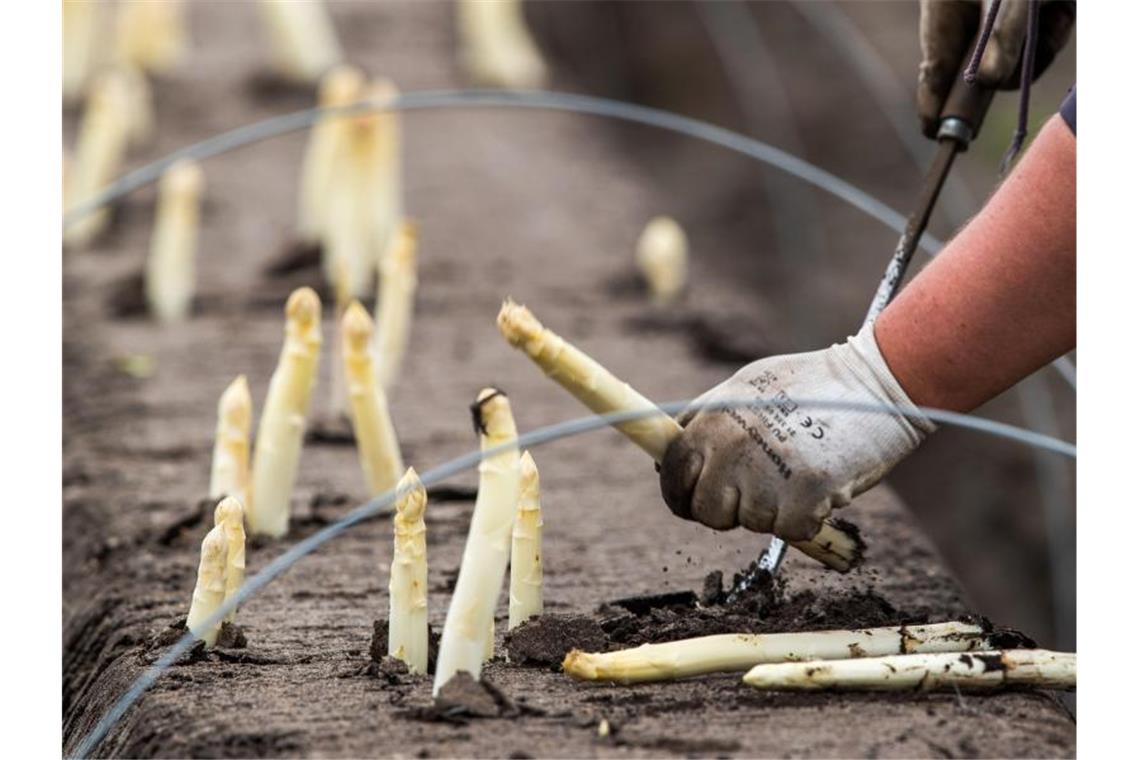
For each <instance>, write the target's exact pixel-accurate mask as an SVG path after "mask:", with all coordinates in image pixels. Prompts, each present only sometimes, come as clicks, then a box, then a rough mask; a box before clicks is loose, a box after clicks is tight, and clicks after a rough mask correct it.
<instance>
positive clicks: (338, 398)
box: [329, 261, 352, 417]
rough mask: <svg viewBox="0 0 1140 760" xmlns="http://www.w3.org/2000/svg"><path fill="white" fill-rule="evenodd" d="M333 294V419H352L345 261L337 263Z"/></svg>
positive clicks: (350, 297) (331, 399) (331, 386)
mask: <svg viewBox="0 0 1140 760" xmlns="http://www.w3.org/2000/svg"><path fill="white" fill-rule="evenodd" d="M334 283H335V284H334V286H333V293H334V297H335V298H336V319H335V320H334V321H333V330H335V331H337V335H338V337H337V339H335V340H334V341H333V347H332V352H333V356H332V382H331V383H330V388H331V392H332V393H331V396H330V399H329V400H330V407H331V409H330V411H331V414H332V416H333V417H350V416H351V414H352V413H351V411H350V410H349V402H348V383H347V381H346V380H345V376H344V313H345V311H346V310H347V309H348V305H349V304H350V303H351V302H352V296H351V295H349V292H348V265H347V264H346V263H345V262H344V261H338V262H336V279H335V280H334Z"/></svg>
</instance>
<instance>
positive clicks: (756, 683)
mask: <svg viewBox="0 0 1140 760" xmlns="http://www.w3.org/2000/svg"><path fill="white" fill-rule="evenodd" d="M744 683H746V684H748V685H749V686H753V687H755V688H757V689H763V690H766V691H818V690H822V689H832V690H843V691H941V690H952V689H960V690H962V691H996V690H998V689H1006V688H1011V687H1014V688H1015V687H1035V688H1040V689H1063V690H1067V691H1071V690H1073V689H1075V688H1076V687H1077V655H1076V654H1075V653H1070V652H1051V651H1049V650H1047V649H1010V650H1005V651H990V652H976V653H973V654H955V653H942V654H899V655H893V656H890V657H871V658H868V659H864V660H834V661H826V660H813V661H810V662H784V663H774V664H768V665H757V666H756V667H754V668H752V670H750V671H748V672H747V673H746V674H745V675H744Z"/></svg>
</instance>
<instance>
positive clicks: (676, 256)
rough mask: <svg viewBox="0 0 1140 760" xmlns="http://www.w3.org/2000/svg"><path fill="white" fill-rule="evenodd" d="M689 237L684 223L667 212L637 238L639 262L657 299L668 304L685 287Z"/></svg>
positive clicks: (651, 291)
mask: <svg viewBox="0 0 1140 760" xmlns="http://www.w3.org/2000/svg"><path fill="white" fill-rule="evenodd" d="M688 264H689V241H688V239H687V238H686V237H685V231H684V230H683V229H681V225H679V224H677V222H676V221H675V220H673V219H671V218H669V217H667V216H658V217H655V218H654V219H651V220H650V222H649V224H647V225H646V226H645V229H644V230H643V231H642V233H641V237H639V238H638V239H637V265H638V267H640V268H641V273H642V276H644V277H645V281H646V282H647V283H648V285H649V292H650V293H651V294H652V296H653V300H654V301H656V302H657V303H659V304H668V303H670V302H672V301H673V300H674V299H676V298H677V296H678V295H679V294H680V292H681V290H682V289H683V288H684V287H685V278H686V276H687V274H688Z"/></svg>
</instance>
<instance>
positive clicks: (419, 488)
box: [388, 467, 428, 673]
mask: <svg viewBox="0 0 1140 760" xmlns="http://www.w3.org/2000/svg"><path fill="white" fill-rule="evenodd" d="M397 488H398V496H397V498H396V517H395V520H394V521H393V525H394V533H395V548H394V551H393V554H392V568H391V573H390V575H389V580H388V599H389V603H388V604H389V606H388V654H389V655H391V656H392V657H396V658H398V659H400V660H403V661H404V662H406V663H407V664H408V670H410V671H411V672H412V673H427V665H428V621H427V612H428V606H427V571H428V565H427V541H426V539H425V534H426V532H427V528H426V527H425V525H424V510H425V508H426V507H427V491H426V490H425V489H424V486H423V483H421V482H420V478H419V476H418V475H417V474H416V471H415V470H414V469H413V468H411V467H409V468H408V471H407V472H406V473H404V477H403V478H401V479H400V483H399V485H398V486H397Z"/></svg>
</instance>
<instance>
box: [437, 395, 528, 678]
mask: <svg viewBox="0 0 1140 760" xmlns="http://www.w3.org/2000/svg"><path fill="white" fill-rule="evenodd" d="M471 411H472V415H473V416H474V418H475V424H476V427H477V428H478V430H479V439H480V445H481V447H482V450H483V453H484V459H483V461H482V462H480V464H479V494H478V496H477V497H476V499H475V510H474V512H473V513H472V515H471V529H470V531H469V532H468V534H467V544H466V546H465V547H464V549H463V561H462V563H461V564H460V566H459V578H458V580H457V581H456V583H455V593H454V594H453V596H452V598H451V605H450V606H449V607H448V608H447V619H446V621H445V622H444V626H443V638H442V640H441V641H440V648H439V660H438V662H437V663H436V668H435V682H434V684H433V687H432V694H433V695H434V694H438V693H439V690H440V688H441V687H442V686H443V685H444V684H445V683H447V682H448V680H450V679H451V677H452V676H453V675H455V674H456V673H458V672H459V671H461V670H465V671H467V672H468V673H470V674H471V675H472V677H474V678H476V679H478V678H479V674H480V672H481V671H482V668H483V660H484V657H485V655H486V651H487V647H488V644H487V637H488V635H489V633H490V632H491V631H492V630H493V628H492V626H493V624H494V613H495V605H496V603H497V601H498V598H499V594H500V592H501V591H502V588H503V576H504V575H505V574H506V570H507V561H508V559H509V558H510V551H511V524H512V523H513V522H514V518H515V510H516V508H517V506H518V500H519V489H520V483H519V479H520V473H519V451H518V442H517V438H518V433H517V432H516V430H515V421H514V417H512V416H511V405H510V402H508V401H507V397H506V395H504V394H503V392H502V391H499V390H497V389H495V388H484V389H483V390H482V391H480V392H479V395H478V396H477V397H476V399H475V404H474V405H472V407H471Z"/></svg>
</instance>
